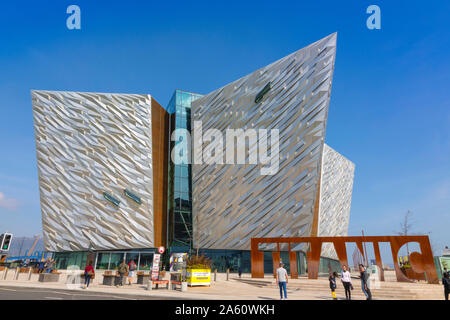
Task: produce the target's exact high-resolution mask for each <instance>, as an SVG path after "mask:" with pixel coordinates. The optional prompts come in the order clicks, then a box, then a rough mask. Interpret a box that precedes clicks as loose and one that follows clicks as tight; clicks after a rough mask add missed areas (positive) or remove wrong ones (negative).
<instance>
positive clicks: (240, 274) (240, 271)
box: [238, 266, 242, 278]
mask: <svg viewBox="0 0 450 320" xmlns="http://www.w3.org/2000/svg"><path fill="white" fill-rule="evenodd" d="M238 274H239V278H240V277H242V267H241V266H239V269H238Z"/></svg>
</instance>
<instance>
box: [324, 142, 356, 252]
mask: <svg viewBox="0 0 450 320" xmlns="http://www.w3.org/2000/svg"><path fill="white" fill-rule="evenodd" d="M354 172H355V164H354V163H353V162H351V161H350V160H348V159H347V158H345V157H344V156H343V155H341V154H339V153H338V152H336V151H335V150H333V149H332V148H330V147H329V146H328V145H326V144H325V145H324V149H323V156H322V170H321V179H320V202H319V223H318V233H317V235H318V236H320V237H325V236H332V237H337V236H347V235H348V224H349V220H350V207H351V202H352V191H353V177H354ZM321 256H323V257H328V258H333V259H337V255H336V251H335V250H334V247H333V244H331V243H325V244H323V246H322V253H321Z"/></svg>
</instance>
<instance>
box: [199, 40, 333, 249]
mask: <svg viewBox="0 0 450 320" xmlns="http://www.w3.org/2000/svg"><path fill="white" fill-rule="evenodd" d="M335 54H336V34H332V35H330V36H327V37H326V38H323V39H321V40H319V41H317V42H315V43H313V44H311V45H309V46H308V47H306V48H304V49H301V50H299V51H297V52H294V53H292V54H291V55H289V56H287V57H285V58H282V59H280V60H278V61H276V62H274V63H272V64H270V65H268V66H266V67H264V68H262V69H260V70H257V71H255V72H253V73H251V74H249V75H248V76H245V77H243V78H241V79H239V80H237V81H235V82H232V83H230V84H228V85H226V86H224V87H223V88H221V89H218V90H216V91H214V92H212V93H210V94H208V95H206V96H204V97H203V98H200V99H198V100H196V101H195V102H193V103H192V121H193V122H194V121H200V120H201V121H202V126H203V132H205V131H206V130H208V129H209V128H214V129H218V130H220V131H221V132H222V134H223V135H224V136H225V130H226V129H244V130H246V129H249V128H253V129H256V130H258V129H268V130H270V129H279V137H280V145H279V151H280V155H279V170H278V172H277V173H275V174H274V175H261V171H260V169H261V168H262V167H266V166H264V165H262V164H256V165H255V164H241V165H236V164H234V165H230V164H223V165H207V164H201V165H200V164H194V165H193V221H194V246H195V247H200V248H209V249H242V250H249V249H250V239H251V238H252V237H299V236H305V235H309V234H310V232H311V226H312V221H313V211H314V204H315V199H316V196H317V189H318V183H319V169H320V162H321V159H322V150H323V144H324V136H325V128H326V120H327V114H328V105H329V99H330V93H331V83H332V76H333V70H334V60H335ZM269 82H271V89H270V90H269V91H268V92H267V93H266V94H265V95H264V97H263V99H262V101H261V102H259V103H255V98H256V96H257V95H258V93H259V92H261V90H262V89H263V88H264V87H265V86H266V85H267V84H268V83H269ZM192 128H194V124H193V125H192ZM252 147H253V148H254V147H256V146H255V145H250V146H249V148H250V149H251V148H252ZM193 152H194V153H195V152H196V150H194V151H193ZM193 156H194V157H195V154H194V155H193ZM247 158H248V157H247Z"/></svg>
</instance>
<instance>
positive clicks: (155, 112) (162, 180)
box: [32, 91, 168, 252]
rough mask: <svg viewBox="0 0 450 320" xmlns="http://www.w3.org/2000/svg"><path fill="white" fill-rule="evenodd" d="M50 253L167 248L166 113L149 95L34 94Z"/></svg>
mask: <svg viewBox="0 0 450 320" xmlns="http://www.w3.org/2000/svg"><path fill="white" fill-rule="evenodd" d="M32 102H33V114H34V127H35V136H36V150H37V160H38V161H37V162H38V173H39V188H40V195H41V196H40V198H41V210H42V226H43V233H44V243H45V248H46V250H48V251H52V252H61V251H86V250H117V249H131V248H146V247H150V248H152V247H156V246H159V245H165V240H166V229H165V223H163V222H165V220H166V219H167V217H166V201H167V200H166V199H167V196H166V192H165V190H166V188H167V178H166V177H167V154H168V148H167V128H168V115H167V112H166V111H165V110H164V109H163V108H162V107H161V106H160V105H159V104H158V103H157V102H156V101H155V100H154V99H153V98H152V97H151V96H150V95H134V94H103V93H77V92H53V91H32Z"/></svg>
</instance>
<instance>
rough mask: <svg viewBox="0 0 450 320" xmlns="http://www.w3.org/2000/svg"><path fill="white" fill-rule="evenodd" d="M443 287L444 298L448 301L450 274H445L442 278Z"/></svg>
mask: <svg viewBox="0 0 450 320" xmlns="http://www.w3.org/2000/svg"><path fill="white" fill-rule="evenodd" d="M442 285H443V286H444V297H445V300H447V301H448V295H449V293H450V275H449V274H448V272H444V274H443V277H442Z"/></svg>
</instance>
